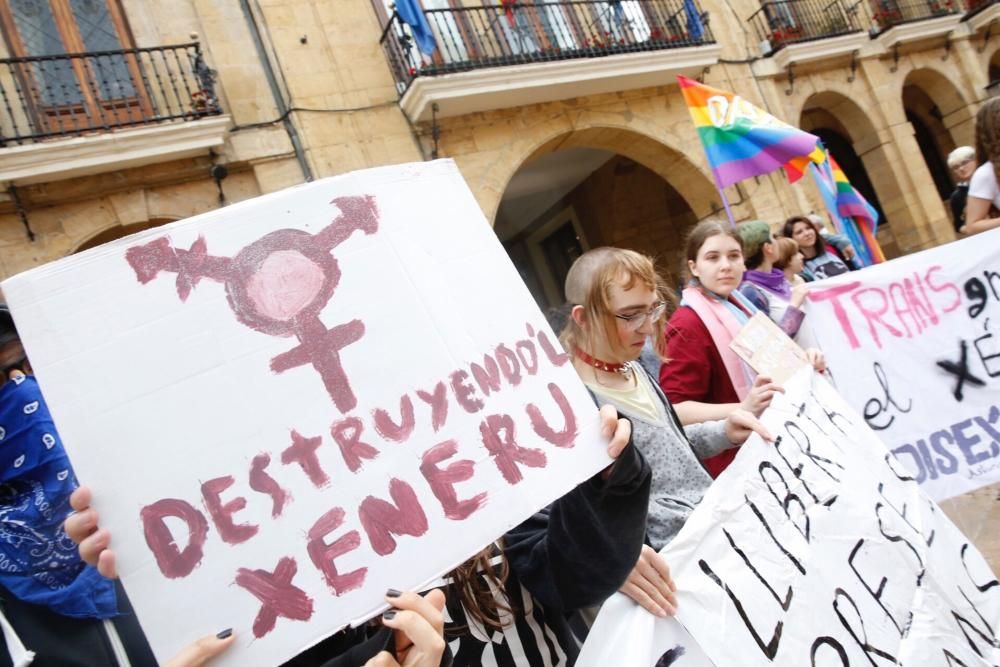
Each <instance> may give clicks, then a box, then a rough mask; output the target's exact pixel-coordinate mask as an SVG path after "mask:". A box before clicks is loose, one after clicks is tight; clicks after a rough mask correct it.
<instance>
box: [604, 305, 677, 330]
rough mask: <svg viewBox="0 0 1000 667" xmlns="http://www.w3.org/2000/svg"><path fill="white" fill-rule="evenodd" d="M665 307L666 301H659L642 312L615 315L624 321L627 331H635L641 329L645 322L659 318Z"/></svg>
mask: <svg viewBox="0 0 1000 667" xmlns="http://www.w3.org/2000/svg"><path fill="white" fill-rule="evenodd" d="M666 309H667V304H666V302H665V301H660V302H659V303H657V304H655V305H654V306H653V307H652V308H650V309H649V310H647V311H646V312H644V313H636V314H635V315H615V317H617V318H618V319H620V320H622V321H623V322H625V326H626V327H628V329H629V331H636V330H638V329H641V328H642V327H643V325H645V324H646V322H649V321H653V322H655V321H656V320H658V319H660V317H662V316H663V313H664V311H666Z"/></svg>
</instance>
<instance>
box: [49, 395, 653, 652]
mask: <svg viewBox="0 0 1000 667" xmlns="http://www.w3.org/2000/svg"><path fill="white" fill-rule="evenodd" d="M600 417H601V424H602V434H603V435H604V436H605V437H606V438H608V439H609V444H608V454H609V456H610V457H611V458H613V459H615V462H614V463H613V464H612V465H611V466H609V467H608V468H606V469H605V470H604V471H602V472H601V473H598V474H597V475H595V476H594V477H593V478H591V479H589V480H587V481H585V482H583V483H582V484H580V485H579V486H577V487H576V488H575V489H573V490H572V491H570V492H569V493H568V494H566V495H565V496H563V497H562V498H560V499H558V500H557V501H555V502H554V503H552V504H551V505H550V506H549V507H547V508H544V509H542V510H541V511H539V512H537V513H535V515H533V516H532V517H530V518H529V519H527V520H526V521H524V522H522V523H521V524H520V525H518V526H517V527H515V528H513V529H511V530H509V531H508V532H507V533H506V534H505V535H504V536H503V538H501V539H500V540H498V541H497V542H496V543H495V544H493V545H490V546H487V547H486V548H485V549H483V550H482V551H481V552H480V553H478V554H477V555H475V556H473V557H472V558H471V559H469V560H468V561H466V562H465V563H463V564H462V565H460V566H458V567H457V568H455V570H453V571H452V572H451V573H450V574H449V575H448V577H447V579H446V580H445V582H444V593H445V604H446V611H447V618H448V622H447V624H446V625H445V627H444V637H445V640H446V641H447V642H448V643H449V646H451V647H455V648H454V650H453V653H452V650H450V649H449V650H448V651H445V653H444V654H443V656H442V662H441V664H442V665H450V664H454V665H456V666H462V667H466V666H467V667H472V666H477V667H478V666H479V665H482V664H491V665H497V666H498V667H543V666H546V667H547V666H550V665H551V666H559V667H563V666H571V665H572V664H573V663H574V662H575V660H576V656H577V654H578V653H579V645H580V644H579V640H578V639H577V638H576V637H575V636H574V635H573V633H572V631H571V629H570V626H569V623H568V621H567V616H568V615H570V614H571V612H573V611H575V610H578V609H582V608H584V607H589V606H592V605H596V604H600V603H601V602H603V601H604V600H605V599H607V597H608V596H610V595H611V594H612V593H614V592H615V591H616V590H617V589H618V588H619V587H620V586H621V585H622V582H624V581H625V580H626V577H628V576H629V575H630V573H631V571H632V570H633V568H635V567H636V563H638V562H640V558H639V557H640V553H641V550H642V547H643V540H644V536H645V533H646V511H647V507H648V504H649V486H650V479H651V473H650V469H649V465H648V464H647V463H646V460H645V459H644V458H643V456H642V455H641V454H640V453H639V450H638V449H636V448H635V447H632V446H630V437H631V425H630V424H629V422H628V420H626V419H620V418H618V417H617V415H616V413H615V411H614V409H613V408H611V407H610V406H603V407H602V408H601V410H600ZM72 500H73V504H74V507H75V508H76V509H77V513H76V514H74V515H72V516H71V517H70V518H69V519H68V520H67V522H66V532H67V533H68V534H69V536H70V537H71V538H72V539H73V540H74V541H75V542H77V543H78V544H79V551H80V555H81V556H82V557H83V559H84V560H86V561H87V562H88V563H91V564H94V565H97V566H98V568H99V569H100V571H101V573H102V574H104V575H105V576H113V575H114V574H115V554H114V552H113V551H111V550H110V549H109V548H108V547H109V544H110V541H111V535H110V533H109V531H108V530H107V529H104V528H101V527H100V526H99V517H98V516H97V513H96V511H95V510H94V509H93V508H91V507H90V491H89V489H86V488H82V487H81V489H79V490H78V491H77V492H76V493H75V494H74V495H73V499H72ZM664 587H665V589H666V584H664ZM400 596H401V594H400V593H399V591H388V592H387V594H386V600H387V601H388V602H390V603H391V604H393V605H396V606H398V604H397V603H398V600H397V598H400ZM403 596H404V599H405V597H406V596H407V594H403ZM413 602H414V604H416V601H415V600H413ZM392 618H393V617H392V616H391V615H390V616H383V619H387V620H384V621H383V624H384V625H386V626H390V627H392V628H394V629H396V630H400V629H401V628H402V626H401V625H398V624H394V622H390V621H392ZM392 638H393V636H392V633H391V631H390V630H387V629H385V628H384V627H382V626H378V625H374V626H371V625H370V626H361V627H358V628H348V629H346V630H342V631H340V632H337V633H335V634H334V635H333V636H331V637H330V638H328V639H327V640H325V641H324V642H322V643H321V644H320V645H318V646H317V647H314V649H310V650H309V651H307V652H306V653H305V654H302V655H300V656H298V657H297V658H294V659H293V660H292V661H290V662H289V663H287V664H288V665H289V666H292V665H294V666H295V667H298V666H300V665H301V666H310V667H312V666H317V665H321V666H322V667H349V666H354V665H361V664H364V663H365V661H366V660H374V662H371V663H367V664H369V665H370V666H371V667H376V666H377V665H386V666H387V667H392V666H393V665H394V664H395V663H393V662H387V660H388V656H383V657H381V658H379V657H378V654H379V653H380V652H382V651H383V650H384V649H386V648H387V646H389V644H390V641H391V640H392ZM404 639H405V638H403V637H401V636H400V634H399V633H398V632H397V633H396V635H395V645H396V647H397V649H398V647H399V645H400V642H401V640H404ZM414 643H416V641H414ZM451 661H453V662H451ZM399 663H401V664H402V665H403V666H404V667H407V666H411V667H418V665H419V667H425V664H426V665H430V664H431V663H429V662H426V661H424V662H421V663H418V664H415V663H413V662H412V661H410V660H409V656H407V658H406V659H400V660H399ZM196 664H201V663H192V665H187V664H185V665H183V666H182V665H177V666H176V667H193V665H196Z"/></svg>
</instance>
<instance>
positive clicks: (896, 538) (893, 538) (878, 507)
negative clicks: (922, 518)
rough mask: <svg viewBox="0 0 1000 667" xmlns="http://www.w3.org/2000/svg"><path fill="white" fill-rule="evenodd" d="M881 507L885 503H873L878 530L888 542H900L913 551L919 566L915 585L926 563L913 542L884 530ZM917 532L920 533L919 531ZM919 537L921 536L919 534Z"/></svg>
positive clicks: (922, 576) (919, 580)
mask: <svg viewBox="0 0 1000 667" xmlns="http://www.w3.org/2000/svg"><path fill="white" fill-rule="evenodd" d="M883 507H885V505H883V504H882V503H875V516H876V518H878V532H880V533H882V537H884V538H885V539H887V540H889V541H890V542H902V543H903V544H905V545H906V546H907V547H909V549H910V551H912V552H913V555H914V556H915V557H916V558H917V564H918V565H919V566H920V576H919V577H917V586H919V585H920V582H921V580H923V578H924V574H925V573H926V571H927V567H926V565H924V559H923V557H922V556H921V555H920V552H919V551H918V550H917V548H916V547H915V546H913V543H912V542H910V541H909V540H908V539H906V538H905V537H903V536H902V535H890V534H889V533H887V532H885V525H884V524H883V523H882V513H881V510H882V508H883ZM911 527H912V526H911ZM917 534H918V535H920V533H917ZM921 537H923V536H922V535H921Z"/></svg>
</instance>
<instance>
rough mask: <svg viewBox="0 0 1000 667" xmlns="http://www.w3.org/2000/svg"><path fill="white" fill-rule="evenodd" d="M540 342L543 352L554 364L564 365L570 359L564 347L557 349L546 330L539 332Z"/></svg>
mask: <svg viewBox="0 0 1000 667" xmlns="http://www.w3.org/2000/svg"><path fill="white" fill-rule="evenodd" d="M538 344H539V345H541V346H542V352H544V353H545V356H546V357H548V360H549V362H550V363H551V364H552V365H553V366H557V367H558V366H562V365H563V364H565V363H566V362H567V361H569V355H568V354H566V353H565V352H564V351H563V350H562V349H556V347H555V346H554V345H553V344H552V343H551V341H549V337H548V336H547V335H546V334H545V332H544V331H539V332H538Z"/></svg>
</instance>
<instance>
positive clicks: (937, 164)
mask: <svg viewBox="0 0 1000 667" xmlns="http://www.w3.org/2000/svg"><path fill="white" fill-rule="evenodd" d="M902 97H903V109H904V111H905V113H906V119H907V120H908V121H909V122H910V125H912V126H913V132H914V138H915V139H916V141H917V146H919V147H920V153H921V154H922V155H923V157H924V162H925V163H926V164H927V170H928V171H929V172H930V174H931V178H933V179H934V186H935V188H937V192H938V195H939V196H940V198H941V199H942V200H945V199H947V198H948V197H949V196H950V195H951V192H952V190H953V189H954V183H953V182H952V179H951V174H950V173H949V170H948V164H947V156H948V153H950V152H951V151H953V150H954V149H955V148H956V147H957V146H960V145H963V144H969V143H971V141H972V138H973V136H972V132H973V119H972V114H971V112H970V111H969V110H968V109H967V108H966V104H965V100H964V99H963V98H962V95H961V93H959V91H958V89H957V88H956V87H955V86H954V85H953V84H952V83H951V82H950V81H948V80H947V79H946V78H945V77H944V76H943V75H941V74H940V73H939V72H936V71H934V70H930V69H919V70H914V71H913V72H910V73H909V74H908V75H907V77H906V80H905V81H904V82H903V95H902Z"/></svg>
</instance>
